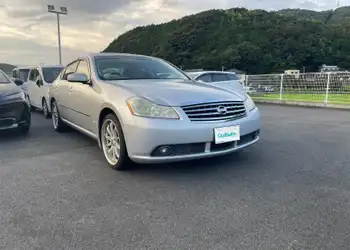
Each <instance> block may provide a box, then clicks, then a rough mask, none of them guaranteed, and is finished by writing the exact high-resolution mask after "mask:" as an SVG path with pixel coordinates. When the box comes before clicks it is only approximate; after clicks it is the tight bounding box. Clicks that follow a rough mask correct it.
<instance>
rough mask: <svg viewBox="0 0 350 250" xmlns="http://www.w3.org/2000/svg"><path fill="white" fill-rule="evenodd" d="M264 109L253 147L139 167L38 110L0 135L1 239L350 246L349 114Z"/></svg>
mask: <svg viewBox="0 0 350 250" xmlns="http://www.w3.org/2000/svg"><path fill="white" fill-rule="evenodd" d="M260 110H261V113H262V131H261V137H262V138H261V141H260V142H259V143H258V144H257V145H254V146H253V147H251V148H248V149H245V150H244V151H241V152H238V153H235V154H233V155H230V156H227V157H221V158H212V159H209V160H208V159H207V160H200V161H194V162H185V163H177V164H170V165H139V166H137V167H136V168H135V169H133V170H132V171H128V172H117V171H114V170H112V169H110V168H109V167H108V166H107V164H106V163H105V161H104V159H103V156H102V153H101V152H100V151H99V149H98V147H97V145H96V143H95V142H94V141H91V140H90V139H88V138H86V137H84V136H82V135H80V134H78V133H76V132H68V133H65V134H57V133H55V132H53V129H52V125H51V120H46V119H44V118H43V116H42V115H41V114H38V113H34V114H33V126H32V129H31V132H30V135H28V136H26V137H20V136H14V135H10V136H8V135H6V136H5V135H1V138H0V213H1V216H0V221H1V223H0V232H1V233H0V235H1V237H0V248H1V249H11V250H14V249H50V250H53V249H104V250H106V249H118V250H119V249H167V250H168V249H201V250H203V249H224V250H229V249H230V250H231V249H268V250H271V249H279V250H280V249H283V250H285V249H286V250H287V249H318V250H319V249H337V250H339V249H349V245H350V232H349V231H350V227H349V225H350V209H349V207H350V203H349V200H350V143H349V141H350V133H349V128H350V114H349V112H346V111H337V110H327V109H307V108H300V107H282V106H270V105H263V106H260ZM140 143H142V142H140Z"/></svg>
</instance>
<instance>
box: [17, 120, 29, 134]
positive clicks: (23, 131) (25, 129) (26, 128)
mask: <svg viewBox="0 0 350 250" xmlns="http://www.w3.org/2000/svg"><path fill="white" fill-rule="evenodd" d="M29 130H30V123H28V124H25V125H22V126H21V127H19V129H18V131H19V133H20V134H22V135H26V134H28V133H29Z"/></svg>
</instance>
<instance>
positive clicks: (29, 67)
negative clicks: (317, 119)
mask: <svg viewBox="0 0 350 250" xmlns="http://www.w3.org/2000/svg"><path fill="white" fill-rule="evenodd" d="M33 67H35V66H19V67H16V68H14V69H13V70H16V69H31V68H33ZM13 70H12V71H13Z"/></svg>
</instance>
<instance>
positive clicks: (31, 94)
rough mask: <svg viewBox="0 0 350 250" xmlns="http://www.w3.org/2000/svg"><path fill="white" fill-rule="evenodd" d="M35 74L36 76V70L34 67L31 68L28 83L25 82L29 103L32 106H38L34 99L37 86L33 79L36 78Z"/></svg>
mask: <svg viewBox="0 0 350 250" xmlns="http://www.w3.org/2000/svg"><path fill="white" fill-rule="evenodd" d="M37 76H38V71H37V70H36V69H35V68H33V69H31V70H30V72H29V76H28V83H27V84H28V96H29V99H30V103H31V105H32V106H34V107H38V103H37V101H36V91H37V86H36V84H35V79H36V78H37Z"/></svg>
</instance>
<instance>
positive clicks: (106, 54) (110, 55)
mask: <svg viewBox="0 0 350 250" xmlns="http://www.w3.org/2000/svg"><path fill="white" fill-rule="evenodd" d="M86 56H88V57H90V58H96V57H113V56H123V57H128V56H130V57H140V58H155V57H152V56H146V55H139V54H131V53H112V52H103V53H89V54H87V55H86ZM79 58H83V57H79Z"/></svg>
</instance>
